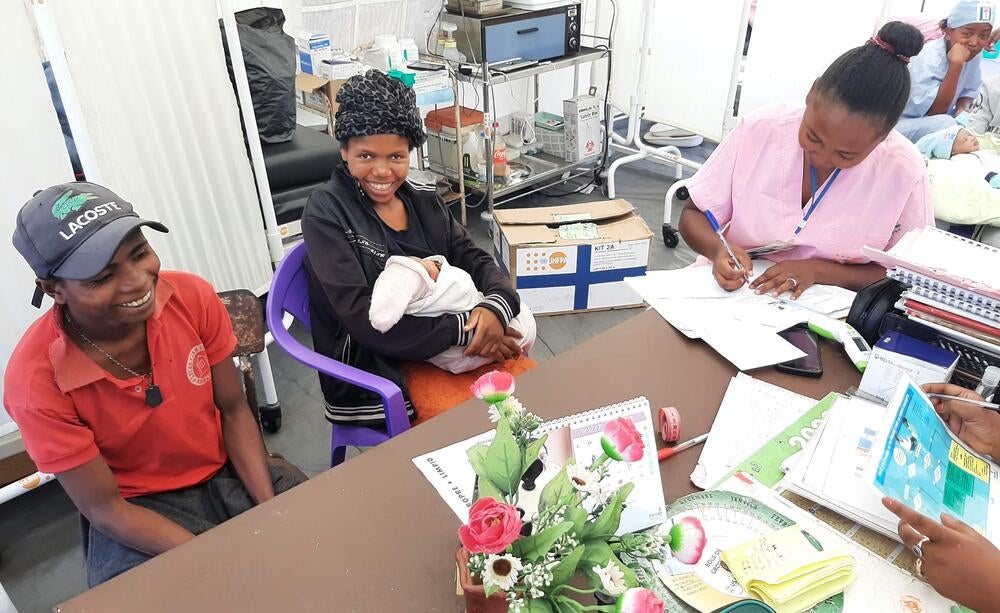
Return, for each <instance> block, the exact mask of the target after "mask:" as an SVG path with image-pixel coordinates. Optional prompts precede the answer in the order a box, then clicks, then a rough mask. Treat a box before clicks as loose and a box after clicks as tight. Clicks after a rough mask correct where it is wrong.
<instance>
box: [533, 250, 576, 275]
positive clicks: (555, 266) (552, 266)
mask: <svg viewBox="0 0 1000 613" xmlns="http://www.w3.org/2000/svg"><path fill="white" fill-rule="evenodd" d="M568 263H569V258H568V257H567V256H566V254H565V253H564V252H562V251H553V252H552V253H549V254H546V253H545V252H544V251H530V252H528V253H527V258H526V259H525V260H524V270H525V271H527V272H546V271H549V270H562V269H563V268H566V264H568Z"/></svg>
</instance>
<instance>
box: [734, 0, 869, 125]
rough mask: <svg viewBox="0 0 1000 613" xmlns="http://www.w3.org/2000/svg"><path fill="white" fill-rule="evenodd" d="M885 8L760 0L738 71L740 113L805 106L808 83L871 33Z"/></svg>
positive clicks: (861, 2)
mask: <svg viewBox="0 0 1000 613" xmlns="http://www.w3.org/2000/svg"><path fill="white" fill-rule="evenodd" d="M884 9H885V6H884V3H883V2H880V1H873V0H838V1H837V2H834V3H830V2H820V1H818V0H810V1H807V2H803V1H802V0H763V1H762V2H760V3H759V4H758V5H757V16H756V19H755V20H754V26H753V34H752V36H751V37H750V51H749V53H747V60H746V67H745V69H744V72H743V90H742V93H741V95H740V109H739V114H740V115H741V116H743V115H746V114H748V113H751V112H753V111H754V110H756V109H759V108H761V107H763V106H766V105H768V104H773V103H775V102H791V103H795V104H804V103H805V97H806V94H807V93H808V92H809V88H810V87H811V86H812V83H813V81H814V80H816V78H817V77H818V76H820V75H821V74H822V73H823V71H824V70H826V67H827V66H829V65H830V63H831V62H833V60H835V59H837V57H838V56H840V54H842V53H844V52H845V51H847V50H848V49H851V48H853V47H857V46H858V45H861V44H863V43H864V42H865V41H867V40H868V39H869V38H870V37H871V35H872V34H873V33H874V32H875V28H876V27H877V26H878V24H879V22H880V20H881V18H882V16H883V12H884ZM817 24H822V27H815V26H816V25H817ZM807 25H808V26H811V27H807Z"/></svg>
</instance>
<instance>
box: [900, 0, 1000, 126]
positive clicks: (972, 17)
mask: <svg viewBox="0 0 1000 613" xmlns="http://www.w3.org/2000/svg"><path fill="white" fill-rule="evenodd" d="M995 21H996V6H995V5H994V3H993V2H992V0H959V2H958V3H956V4H955V6H954V8H952V9H951V13H949V14H948V17H947V18H946V19H944V20H943V21H942V22H941V30H942V31H943V32H944V37H942V38H939V39H937V40H934V41H931V42H929V43H927V44H926V45H924V49H923V51H921V52H920V54H919V55H917V56H916V57H915V58H913V61H912V62H910V80H911V82H912V85H911V86H910V99H909V101H908V102H907V104H906V108H905V109H904V110H903V118H902V119H900V120H899V123H898V124H896V129H897V130H899V131H900V132H902V133H903V135H904V136H906V137H907V138H908V139H910V140H911V141H913V142H916V141H918V140H920V138H921V137H923V136H925V135H927V134H930V133H931V132H937V131H938V130H943V129H945V128H948V127H951V126H953V125H955V124H956V123H962V122H963V120H964V119H963V117H962V114H963V113H964V112H965V111H966V109H967V108H968V107H969V105H970V104H972V101H973V100H975V98H976V96H977V95H979V88H980V87H981V86H982V84H983V77H982V73H981V72H980V66H979V64H980V60H981V56H980V54H981V52H982V50H983V49H985V48H986V47H988V46H989V45H990V42H991V39H992V33H993V24H994V23H995ZM956 117H958V120H956ZM963 125H964V124H963Z"/></svg>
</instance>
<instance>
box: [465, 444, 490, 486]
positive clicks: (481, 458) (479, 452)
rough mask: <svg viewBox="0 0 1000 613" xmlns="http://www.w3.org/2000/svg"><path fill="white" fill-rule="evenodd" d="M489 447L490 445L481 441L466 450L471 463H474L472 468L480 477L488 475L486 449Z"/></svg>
mask: <svg viewBox="0 0 1000 613" xmlns="http://www.w3.org/2000/svg"><path fill="white" fill-rule="evenodd" d="M488 449H489V445H486V444H485V443H479V444H478V445H476V446H474V447H471V448H469V450H468V451H466V452H465V455H467V456H469V464H472V469H473V470H475V471H476V474H477V475H479V476H480V478H482V477H485V476H486V451H487V450H488Z"/></svg>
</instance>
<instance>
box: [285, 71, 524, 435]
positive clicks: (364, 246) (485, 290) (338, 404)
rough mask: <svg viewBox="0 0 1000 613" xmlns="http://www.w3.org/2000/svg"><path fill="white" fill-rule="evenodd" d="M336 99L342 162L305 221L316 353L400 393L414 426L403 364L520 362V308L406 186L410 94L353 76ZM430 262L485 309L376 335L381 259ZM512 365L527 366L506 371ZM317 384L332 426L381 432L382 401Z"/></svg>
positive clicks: (417, 191)
mask: <svg viewBox="0 0 1000 613" xmlns="http://www.w3.org/2000/svg"><path fill="white" fill-rule="evenodd" d="M337 102H338V103H339V105H340V107H339V109H338V110H337V115H336V137H337V140H339V141H340V147H341V149H340V152H341V156H342V157H343V161H342V163H341V164H340V165H339V166H338V167H337V168H335V169H334V171H333V176H332V177H331V178H330V182H329V183H327V184H326V185H325V186H323V187H321V188H319V189H317V190H316V191H315V192H313V194H312V195H311V196H310V197H309V202H308V204H307V205H306V209H305V212H304V213H303V216H302V233H303V236H304V238H305V243H306V251H307V256H306V260H305V263H304V265H305V268H306V270H307V272H308V274H309V297H310V310H311V316H312V336H313V344H314V346H315V349H316V351H318V352H320V353H322V354H324V355H327V356H330V357H332V358H334V359H337V360H340V361H342V362H344V363H346V364H349V365H351V366H355V367H357V368H360V369H362V370H365V371H367V372H370V373H373V374H376V375H379V376H382V377H385V378H387V379H389V380H391V381H392V382H393V383H395V384H396V385H398V386H399V387H400V389H402V390H403V395H404V401H405V403H406V410H407V414H408V415H409V417H410V418H411V419H413V418H414V417H415V412H414V408H413V406H412V404H411V400H410V393H409V392H410V390H409V387H408V385H407V383H408V382H407V380H406V378H405V377H404V372H403V367H404V364H406V363H407V362H420V361H423V360H427V359H428V358H431V357H433V356H436V355H438V354H440V353H442V352H443V351H445V350H446V349H448V348H450V347H453V346H461V347H464V349H463V353H464V354H465V355H466V356H470V357H471V356H478V357H482V358H486V359H488V360H491V361H495V362H505V361H509V360H512V359H514V358H517V357H519V356H520V354H521V347H520V344H519V340H520V337H521V334H520V333H519V332H517V331H516V330H514V329H513V328H511V327H510V323H511V320H513V319H514V318H515V317H517V316H518V314H519V313H520V310H521V306H520V302H519V300H518V297H517V293H516V292H515V291H514V289H513V287H512V286H511V283H510V280H509V279H508V278H507V276H506V274H504V272H503V271H502V270H500V268H499V267H497V265H496V263H495V262H494V261H493V258H492V256H490V254H488V253H486V252H485V251H483V250H482V249H480V248H479V247H477V246H476V245H475V243H473V241H472V239H471V238H470V237H469V235H468V234H467V233H466V231H465V228H463V227H462V226H461V225H460V224H459V223H458V222H457V221H455V219H454V218H453V217H452V215H451V213H450V212H449V211H448V209H447V208H445V206H444V205H443V204H442V203H441V201H440V199H439V198H438V197H437V194H436V193H435V190H434V189H433V188H429V189H422V188H420V187H417V186H415V185H413V184H411V183H409V182H408V181H407V180H406V178H407V174H408V172H409V163H410V151H412V150H413V149H414V148H415V147H419V146H421V145H422V144H423V142H424V140H425V139H426V136H425V134H424V131H423V126H422V123H421V119H420V115H419V112H418V110H417V107H416V104H415V96H414V93H413V90H411V89H409V88H407V87H406V86H405V85H403V84H402V83H400V82H399V81H395V80H393V79H391V78H389V77H388V76H386V75H384V74H382V73H379V72H377V71H369V72H368V73H367V74H365V75H358V76H355V77H352V78H351V79H349V80H348V81H347V82H346V83H345V84H344V85H343V87H341V89H340V91H339V93H338V94H337ZM433 255H440V256H443V258H444V259H445V260H447V262H449V263H450V264H451V265H453V266H455V267H457V268H460V269H462V270H464V271H465V272H467V273H468V274H469V275H470V276H471V277H472V279H473V281H474V283H475V287H476V289H477V290H478V291H479V292H481V294H482V300H480V301H478V303H477V304H476V305H475V306H474V307H473V308H472V309H471V310H469V311H467V312H460V313H446V314H441V315H437V316H435V317H414V316H412V315H404V316H403V317H402V318H401V319H400V320H399V321H398V322H397V323H395V325H393V326H392V327H391V328H390V329H388V330H387V331H386V332H381V331H379V330H376V329H375V328H374V327H373V326H372V324H371V322H370V320H369V311H370V309H371V300H372V290H373V288H374V285H375V280H376V279H377V278H378V276H379V274H380V273H381V272H382V271H383V269H384V268H385V265H386V260H387V259H388V258H389V257H390V256H413V257H417V258H427V257H429V256H433ZM508 368H515V369H516V368H522V369H523V364H520V363H518V362H514V363H511V362H508ZM320 385H321V387H322V389H323V395H324V397H325V399H326V415H327V419H328V420H330V421H332V422H338V423H345V424H352V425H363V426H378V425H381V424H383V423H384V413H383V408H382V401H381V398H380V397H379V396H378V395H377V394H374V393H372V392H369V391H367V390H363V389H360V388H358V387H356V386H353V385H350V384H348V383H344V382H343V381H339V380H337V379H333V378H331V377H327V376H324V375H320Z"/></svg>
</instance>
